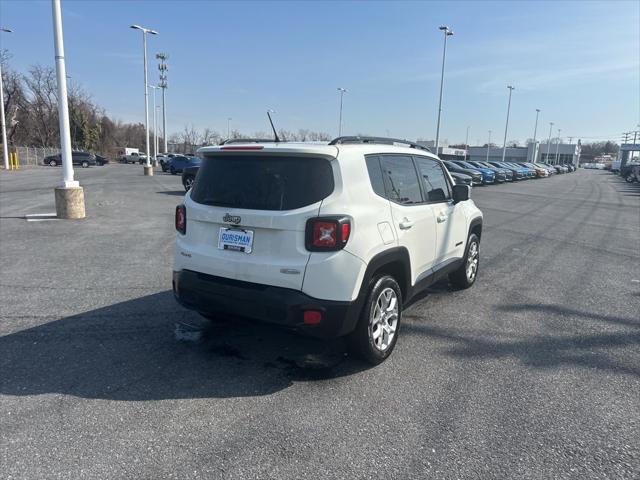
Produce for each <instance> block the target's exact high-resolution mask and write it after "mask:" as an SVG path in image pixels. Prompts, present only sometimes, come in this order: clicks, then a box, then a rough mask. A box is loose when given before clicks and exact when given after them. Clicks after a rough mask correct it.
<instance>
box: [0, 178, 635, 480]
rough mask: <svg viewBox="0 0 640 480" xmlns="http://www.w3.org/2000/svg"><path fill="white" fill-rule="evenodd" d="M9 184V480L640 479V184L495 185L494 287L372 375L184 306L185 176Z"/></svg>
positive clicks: (4, 396)
mask: <svg viewBox="0 0 640 480" xmlns="http://www.w3.org/2000/svg"><path fill="white" fill-rule="evenodd" d="M76 174H77V175H76V176H77V178H78V179H79V180H80V182H81V184H82V185H83V186H84V187H85V191H86V204H87V215H88V216H87V219H85V220H81V221H58V220H49V221H41V222H27V221H26V220H25V219H24V218H22V217H23V216H24V215H25V214H30V213H48V212H53V211H54V210H55V209H54V206H53V186H54V185H55V184H56V182H58V181H59V179H60V178H61V176H62V171H61V169H60V168H57V169H56V168H44V167H43V168H34V169H30V170H29V169H25V170H22V171H19V172H4V171H3V172H0V245H1V248H0V288H1V289H2V302H1V303H0V318H1V321H0V452H1V453H0V460H1V461H0V464H1V465H2V467H1V468H0V477H3V478H65V479H68V478H79V477H82V478H124V477H144V478H174V477H175V478H225V479H226V478H229V479H231V478H233V479H248V478H261V479H263V478H313V479H317V478H341V479H342V478H505V479H506V478H532V479H533V478H535V479H540V478H576V479H578V478H580V479H583V478H638V477H639V476H640V440H639V439H640V318H639V312H640V270H639V268H638V267H639V265H640V188H639V187H638V186H637V184H636V185H628V184H625V183H624V182H623V181H622V180H621V179H620V178H618V177H615V176H613V175H611V174H609V173H606V172H602V171H586V170H579V171H578V172H575V173H571V174H566V175H556V176H554V177H551V178H548V179H540V180H530V181H526V182H522V183H514V184H505V185H496V186H491V187H478V188H474V189H473V192H472V197H473V198H474V200H475V201H476V203H477V204H478V206H479V207H480V208H481V209H482V210H483V212H484V215H485V226H484V231H483V238H482V247H481V251H482V256H481V264H480V273H479V277H478V281H477V283H476V285H475V286H474V287H473V288H472V289H470V290H467V291H451V290H450V288H449V287H448V286H447V285H446V284H438V285H436V286H435V287H434V288H432V289H430V290H429V292H428V294H427V295H425V296H424V297H423V298H422V299H421V300H420V301H418V302H416V303H414V304H413V305H412V306H411V307H410V308H409V309H408V310H407V311H406V312H405V316H404V324H403V327H402V329H401V334H400V337H399V341H398V345H397V347H396V350H395V352H394V354H393V355H392V357H391V358H390V359H389V360H388V361H387V362H385V363H384V364H382V365H380V366H378V367H376V368H370V367H368V366H366V365H364V364H362V363H359V362H358V361H356V360H354V359H352V358H350V357H349V356H347V355H346V354H345V353H344V346H343V345H342V343H341V342H340V341H335V342H331V343H318V342H314V341H312V340H308V339H302V338H300V337H296V336H294V335H292V334H290V333H287V332H283V331H279V330H273V329H272V328H269V327H265V326H261V325H254V324H248V323H244V322H241V321H238V322H234V323H232V324H230V325H227V326H211V325H208V324H205V323H204V322H203V321H201V320H200V318H199V317H198V316H197V315H196V314H194V313H192V312H189V311H187V310H185V309H183V308H181V307H180V306H178V305H177V304H176V302H175V301H174V300H173V296H172V293H171V264H172V254H173V239H174V233H173V209H174V206H175V205H176V204H178V203H179V202H180V200H181V196H182V194H183V191H182V186H181V184H180V179H179V177H173V176H171V175H167V174H161V173H159V172H157V173H156V176H154V177H152V178H146V177H143V176H142V167H139V166H134V165H108V166H106V167H95V168H89V169H78V170H76Z"/></svg>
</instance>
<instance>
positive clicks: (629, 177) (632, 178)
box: [624, 173, 635, 183]
mask: <svg viewBox="0 0 640 480" xmlns="http://www.w3.org/2000/svg"><path fill="white" fill-rule="evenodd" d="M624 179H625V180H626V181H627V183H633V182H634V181H635V175H634V174H633V173H630V174H628V175H627V176H626V177H624Z"/></svg>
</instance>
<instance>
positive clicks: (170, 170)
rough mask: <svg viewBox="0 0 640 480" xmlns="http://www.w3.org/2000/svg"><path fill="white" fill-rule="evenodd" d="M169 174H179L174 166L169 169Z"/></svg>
mask: <svg viewBox="0 0 640 480" xmlns="http://www.w3.org/2000/svg"><path fill="white" fill-rule="evenodd" d="M169 172H171V175H175V174H176V173H178V172H176V169H175V168H174V167H173V166H171V167H169Z"/></svg>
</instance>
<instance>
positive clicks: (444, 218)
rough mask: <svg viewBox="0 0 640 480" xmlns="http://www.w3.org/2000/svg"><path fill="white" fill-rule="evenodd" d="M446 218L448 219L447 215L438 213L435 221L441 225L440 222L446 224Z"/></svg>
mask: <svg viewBox="0 0 640 480" xmlns="http://www.w3.org/2000/svg"><path fill="white" fill-rule="evenodd" d="M447 218H449V215H447V214H445V213H444V212H440V213H439V214H438V217H437V218H436V220H438V223H442V222H446V221H447Z"/></svg>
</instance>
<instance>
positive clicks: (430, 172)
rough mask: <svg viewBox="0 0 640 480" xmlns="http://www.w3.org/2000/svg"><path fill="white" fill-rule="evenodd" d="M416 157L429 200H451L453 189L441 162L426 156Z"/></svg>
mask: <svg viewBox="0 0 640 480" xmlns="http://www.w3.org/2000/svg"><path fill="white" fill-rule="evenodd" d="M415 159H416V163H417V164H418V169H419V170H420V174H421V175H422V179H423V182H424V183H423V184H424V187H425V193H426V196H427V201H429V202H445V201H447V200H449V199H450V198H451V190H450V189H449V182H448V181H447V178H446V176H445V174H444V171H443V170H442V167H441V166H440V163H439V162H437V161H436V160H432V159H430V158H425V157H415Z"/></svg>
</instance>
